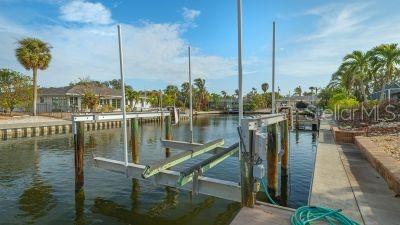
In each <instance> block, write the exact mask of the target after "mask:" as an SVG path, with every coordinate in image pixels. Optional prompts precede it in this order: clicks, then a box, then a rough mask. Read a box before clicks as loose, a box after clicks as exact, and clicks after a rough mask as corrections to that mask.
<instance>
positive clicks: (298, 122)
mask: <svg viewBox="0 0 400 225" xmlns="http://www.w3.org/2000/svg"><path fill="white" fill-rule="evenodd" d="M299 129H300V121H299V110H296V130H299Z"/></svg>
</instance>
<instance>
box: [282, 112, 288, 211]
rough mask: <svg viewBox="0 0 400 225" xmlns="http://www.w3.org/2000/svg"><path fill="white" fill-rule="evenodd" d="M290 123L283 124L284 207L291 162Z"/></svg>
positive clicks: (285, 121) (283, 122)
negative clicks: (289, 163)
mask: <svg viewBox="0 0 400 225" xmlns="http://www.w3.org/2000/svg"><path fill="white" fill-rule="evenodd" d="M288 124H289V121H288V119H286V120H284V121H282V122H281V148H282V152H283V154H282V158H281V199H282V205H285V206H286V205H287V199H288V162H289V128H288V127H289V125H288Z"/></svg>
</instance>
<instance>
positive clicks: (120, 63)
mask: <svg viewBox="0 0 400 225" xmlns="http://www.w3.org/2000/svg"><path fill="white" fill-rule="evenodd" d="M117 28H118V46H119V70H120V73H121V89H122V99H121V103H122V104H121V105H122V125H123V135H124V137H123V140H124V153H125V158H124V159H125V167H127V166H128V134H127V130H126V109H125V79H124V69H123V66H124V65H123V55H122V41H121V26H120V25H118V26H117Z"/></svg>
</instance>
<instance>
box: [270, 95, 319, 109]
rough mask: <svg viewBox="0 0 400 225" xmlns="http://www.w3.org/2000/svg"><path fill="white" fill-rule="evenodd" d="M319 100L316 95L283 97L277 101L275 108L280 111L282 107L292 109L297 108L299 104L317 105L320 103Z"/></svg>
mask: <svg viewBox="0 0 400 225" xmlns="http://www.w3.org/2000/svg"><path fill="white" fill-rule="evenodd" d="M318 100H319V99H318V98H317V96H315V95H310V96H297V95H294V96H289V97H283V98H281V99H278V100H276V101H275V106H276V108H277V109H279V108H280V107H283V106H287V107H292V108H296V104H297V103H298V102H305V103H307V104H308V105H314V106H315V105H316V103H317V102H318Z"/></svg>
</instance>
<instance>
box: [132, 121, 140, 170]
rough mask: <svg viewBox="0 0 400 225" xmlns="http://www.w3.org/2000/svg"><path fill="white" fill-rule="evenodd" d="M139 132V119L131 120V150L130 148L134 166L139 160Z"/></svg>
mask: <svg viewBox="0 0 400 225" xmlns="http://www.w3.org/2000/svg"><path fill="white" fill-rule="evenodd" d="M139 140H140V131H139V119H138V118H132V119H131V148H132V162H133V163H135V164H138V163H139V159H140V148H139Z"/></svg>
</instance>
